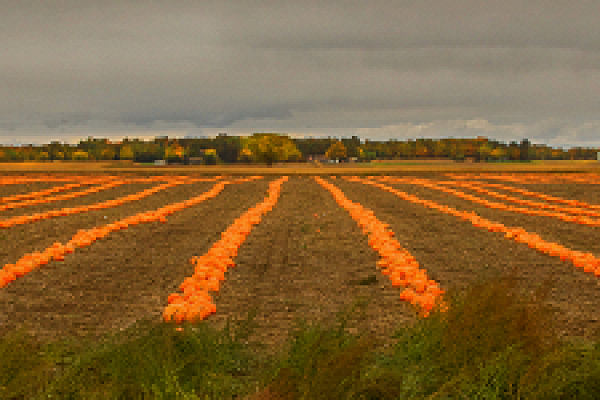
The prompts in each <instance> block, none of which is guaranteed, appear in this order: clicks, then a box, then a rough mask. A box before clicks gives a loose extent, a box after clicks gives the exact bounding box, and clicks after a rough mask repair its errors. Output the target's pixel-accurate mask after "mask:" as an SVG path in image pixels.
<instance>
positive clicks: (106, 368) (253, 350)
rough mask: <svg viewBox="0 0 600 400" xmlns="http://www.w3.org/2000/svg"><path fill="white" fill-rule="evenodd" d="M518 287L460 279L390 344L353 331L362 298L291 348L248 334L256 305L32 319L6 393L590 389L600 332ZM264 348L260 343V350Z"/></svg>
mask: <svg viewBox="0 0 600 400" xmlns="http://www.w3.org/2000/svg"><path fill="white" fill-rule="evenodd" d="M547 289H548V286H544V285H541V286H540V287H539V289H538V290H537V291H536V293H534V294H533V295H525V294H522V293H521V292H520V291H518V290H517V289H516V280H515V279H514V276H507V277H503V278H494V279H493V280H489V281H481V282H478V283H475V284H473V285H471V286H470V287H469V288H468V289H466V290H464V291H462V292H454V291H450V292H449V293H448V296H447V299H448V301H449V302H450V305H451V307H450V310H449V311H448V312H447V313H442V314H440V313H434V314H432V315H431V316H430V317H429V318H426V319H419V320H418V321H417V323H416V324H414V326H412V327H406V326H398V327H396V333H395V334H394V337H395V339H397V343H396V344H395V345H394V346H391V347H388V348H387V349H386V350H384V349H383V347H382V346H381V342H379V341H378V340H376V339H375V338H374V337H372V336H370V335H368V334H366V333H364V332H358V333H355V334H350V333H348V330H347V329H345V327H346V321H347V320H348V319H349V317H350V316H352V315H354V313H355V312H357V309H358V308H361V309H362V310H363V311H364V307H368V305H365V304H361V303H360V302H356V303H355V304H354V309H350V310H345V311H344V312H343V313H341V314H340V315H339V316H338V319H337V323H336V324H334V325H333V326H331V327H329V328H327V329H325V328H323V327H322V326H320V325H317V324H313V323H309V322H308V321H298V323H297V328H296V329H295V330H294V331H293V332H292V334H291V335H290V338H289V346H288V347H287V349H289V351H286V352H283V353H281V354H279V355H277V356H274V357H265V356H264V354H265V353H264V352H263V351H260V349H261V347H260V344H257V343H252V342H250V343H247V341H248V338H249V335H250V333H251V332H252V330H253V329H254V325H253V323H252V319H253V315H254V314H252V313H250V314H249V316H248V319H247V320H245V321H241V322H235V323H228V324H227V327H226V328H225V329H224V330H223V331H221V332H217V331H213V330H211V329H209V327H208V326H207V325H205V324H202V323H200V324H184V325H182V327H183V330H182V331H177V330H176V329H175V326H174V325H172V324H161V323H158V324H156V323H154V324H153V323H150V322H148V321H140V322H138V324H136V325H135V326H133V327H131V328H130V329H128V330H126V331H123V332H119V333H116V334H112V335H107V336H105V337H104V339H103V340H101V341H99V340H96V341H93V340H91V339H77V340H75V339H68V338H65V339H63V340H61V341H59V342H52V343H40V342H37V341H36V340H34V339H32V337H30V336H28V335H27V334H26V333H25V331H23V330H19V331H11V332H9V333H8V334H6V335H4V336H3V337H2V339H1V341H0V354H1V355H2V356H1V357H0V398H2V399H24V398H26V399H42V398H44V399H49V398H54V399H228V398H239V399H242V398H248V399H311V400H312V399H448V398H452V399H453V398H465V399H471V398H478V399H588V398H589V399H592V398H596V397H597V393H599V392H600V345H599V344H598V343H599V342H598V341H597V338H596V339H595V341H593V342H590V343H583V342H582V343H576V342H573V341H568V342H567V341H561V340H560V339H559V338H558V335H557V333H556V332H555V330H554V329H553V328H552V327H553V324H554V319H553V315H554V312H555V311H554V310H553V309H551V308H549V307H547V306H545V305H544V304H545V303H543V300H544V298H545V295H546V293H548V290H547ZM257 349H258V350H257Z"/></svg>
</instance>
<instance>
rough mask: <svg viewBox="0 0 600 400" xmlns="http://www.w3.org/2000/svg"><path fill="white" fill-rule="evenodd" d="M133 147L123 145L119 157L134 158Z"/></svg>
mask: <svg viewBox="0 0 600 400" xmlns="http://www.w3.org/2000/svg"><path fill="white" fill-rule="evenodd" d="M133 156H134V154H133V149H132V148H131V146H123V147H121V150H120V151H119V159H120V160H133Z"/></svg>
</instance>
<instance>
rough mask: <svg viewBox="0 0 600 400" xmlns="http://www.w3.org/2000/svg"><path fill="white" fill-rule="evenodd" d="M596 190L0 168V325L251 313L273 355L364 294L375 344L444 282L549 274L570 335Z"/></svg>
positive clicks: (518, 180)
mask: <svg viewBox="0 0 600 400" xmlns="http://www.w3.org/2000/svg"><path fill="white" fill-rule="evenodd" d="M544 176H547V177H549V178H548V179H544V178H543V177H544ZM577 177H579V178H577ZM599 183H600V176H597V175H593V174H585V175H583V174H562V175H561V174H539V173H534V174H506V173H503V174H493V173H486V174H472V173H467V174H460V175H458V174H442V173H436V174H419V175H418V176H417V175H411V176H408V175H394V176H374V177H364V176H363V177H350V176H337V177H336V176H321V177H300V176H289V177H278V176H268V177H267V176H252V177H242V176H233V177H232V176H213V177H210V176H209V177H206V176H193V175H178V176H174V175H169V176H166V175H164V176H161V175H155V176H140V175H133V174H132V175H125V174H112V175H106V174H103V175H81V176H69V175H61V174H55V175H36V174H24V175H14V176H4V177H2V178H0V197H1V198H2V199H1V202H0V207H2V210H1V211H0V227H1V228H0V262H1V263H2V266H3V268H2V270H1V272H0V330H2V331H8V330H11V329H13V328H15V327H17V326H21V325H23V324H24V325H25V326H26V327H28V329H29V330H30V331H31V333H33V334H34V335H35V336H37V337H39V338H40V339H49V340H51V339H54V338H57V337H64V336H81V335H90V334H91V335H97V336H100V335H103V334H104V333H106V332H109V331H113V330H118V329H125V328H126V327H128V326H130V325H131V324H133V323H134V322H135V321H136V320H138V319H142V318H150V319H153V320H157V321H160V320H163V321H164V320H165V319H169V320H171V321H185V320H193V321H196V322H198V321H202V323H207V324H211V325H213V326H214V327H217V328H222V327H223V326H224V325H225V322H226V320H227V319H229V318H233V319H243V318H245V317H246V315H247V314H248V313H249V312H250V311H251V310H255V311H256V319H255V322H256V323H257V329H256V330H255V333H254V336H253V337H251V338H250V341H251V342H259V343H262V344H264V345H267V346H268V347H267V349H268V350H269V351H276V350H278V349H279V347H280V346H281V345H283V344H284V342H285V341H286V340H287V337H288V333H289V332H290V329H291V328H292V327H293V325H294V321H295V319H296V318H297V317H301V318H307V319H312V320H315V321H318V322H321V323H325V324H326V323H327V321H330V320H331V318H332V317H333V316H334V315H336V314H337V313H339V312H340V311H341V310H342V309H344V308H346V307H348V306H350V305H351V303H352V301H353V300H354V299H356V298H360V299H364V300H365V301H368V307H367V308H366V311H365V313H364V314H361V315H358V314H357V315H356V316H354V317H351V318H350V325H349V327H348V329H350V330H357V329H359V328H360V329H363V328H366V329H367V330H369V331H371V332H373V333H375V334H376V336H378V337H379V338H383V339H386V338H387V337H388V336H389V335H390V334H391V333H392V332H393V331H394V330H395V329H396V328H397V327H398V326H399V325H410V324H413V323H414V322H415V321H416V319H417V318H423V317H425V316H426V315H427V310H428V309H431V307H433V306H434V305H435V306H437V305H438V304H440V305H441V304H443V300H442V299H443V292H444V291H447V290H448V289H450V288H465V287H466V286H468V285H469V284H470V283H472V282H475V281H477V280H480V279H484V278H489V277H494V276H499V275H501V274H504V273H506V272H508V271H511V270H513V269H515V270H516V272H517V276H518V277H519V282H520V287H521V288H522V290H524V291H533V290H534V289H535V288H536V287H538V286H539V285H540V284H542V283H544V282H549V284H550V287H551V293H550V295H549V297H548V301H549V304H550V305H552V306H553V307H555V308H556V309H557V310H559V311H560V312H559V313H558V315H559V316H560V318H559V319H558V320H557V321H556V326H557V327H558V328H559V329H560V331H561V332H562V334H563V335H564V336H567V337H584V338H585V337H591V336H593V335H594V334H595V333H596V332H598V331H599V329H600V325H599V322H598V318H599V316H600V315H599V314H598V311H597V307H596V305H597V304H599V303H600V301H599V300H600V280H599V279H600V264H598V259H597V258H596V256H597V255H598V254H600V240H599V239H600V234H599V233H598V225H599V222H600V218H599V216H600V215H599V214H598V213H600V206H599V205H600V188H599V187H598V184H599ZM548 196H550V197H548ZM519 228H520V229H522V230H519ZM536 235H537V236H536ZM558 245H561V246H562V247H560V246H558ZM0 333H2V332H0ZM390 340H391V339H390Z"/></svg>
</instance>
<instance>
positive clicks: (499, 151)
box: [490, 147, 506, 160]
mask: <svg viewBox="0 0 600 400" xmlns="http://www.w3.org/2000/svg"><path fill="white" fill-rule="evenodd" d="M490 155H491V156H492V157H493V158H494V159H495V160H499V159H501V158H502V157H504V156H506V152H505V151H504V150H502V149H501V148H500V147H496V148H495V149H494V150H492V153H491V154H490Z"/></svg>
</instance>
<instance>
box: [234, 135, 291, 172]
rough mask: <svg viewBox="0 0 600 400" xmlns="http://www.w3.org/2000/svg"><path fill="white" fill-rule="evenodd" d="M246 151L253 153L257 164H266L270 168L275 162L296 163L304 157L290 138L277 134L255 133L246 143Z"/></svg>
mask: <svg viewBox="0 0 600 400" xmlns="http://www.w3.org/2000/svg"><path fill="white" fill-rule="evenodd" d="M245 149H249V150H250V151H251V152H252V154H253V155H254V159H255V160H256V161H257V162H260V163H263V162H264V163H266V164H267V165H269V166H272V165H273V163H274V162H279V161H288V160H291V161H294V160H298V159H300V158H301V157H302V153H300V150H298V148H297V147H296V145H295V144H294V142H292V140H291V139H290V138H289V137H288V136H284V135H278V134H276V133H255V134H254V135H252V137H250V138H248V139H247V140H246V141H245Z"/></svg>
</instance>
